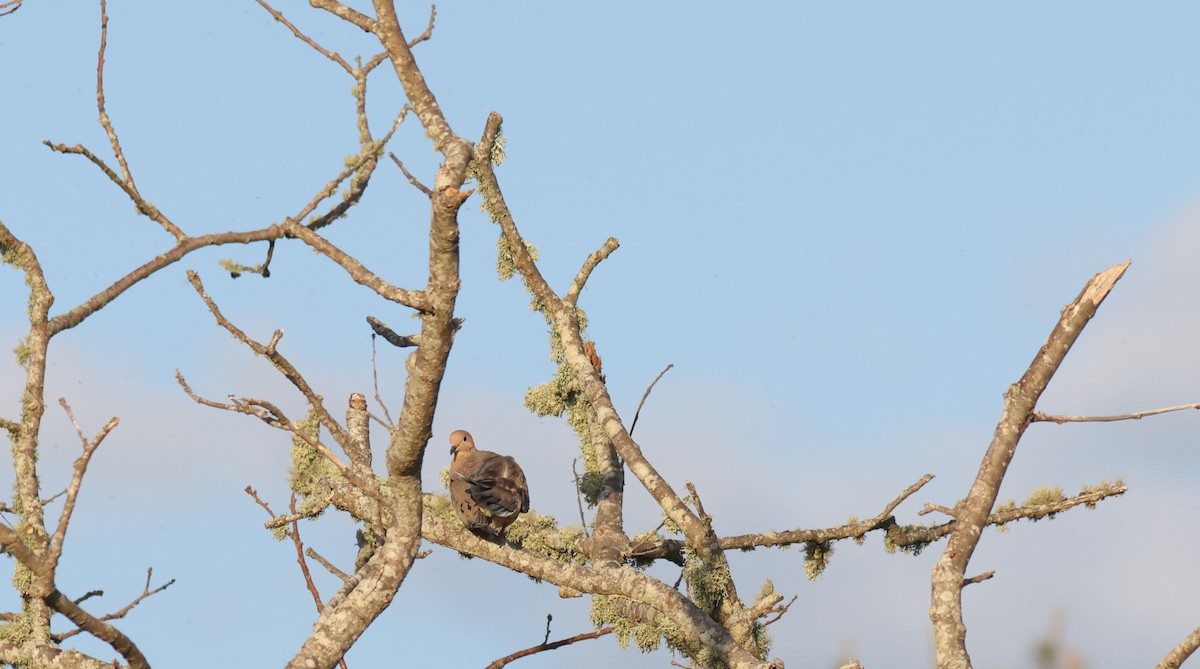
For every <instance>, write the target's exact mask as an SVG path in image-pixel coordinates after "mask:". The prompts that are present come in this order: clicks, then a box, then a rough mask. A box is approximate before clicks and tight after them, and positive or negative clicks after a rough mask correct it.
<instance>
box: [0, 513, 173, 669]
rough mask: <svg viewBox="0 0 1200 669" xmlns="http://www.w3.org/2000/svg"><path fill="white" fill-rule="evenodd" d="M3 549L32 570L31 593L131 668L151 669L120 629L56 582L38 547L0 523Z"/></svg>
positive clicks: (1, 548)
mask: <svg viewBox="0 0 1200 669" xmlns="http://www.w3.org/2000/svg"><path fill="white" fill-rule="evenodd" d="M0 551H3V552H5V553H8V554H9V555H12V556H13V557H14V558H16V559H17V560H18V561H20V563H21V564H23V565H25V566H26V567H27V568H28V569H29V571H30V572H32V573H33V583H32V585H31V592H30V594H31V595H32V596H34V597H37V598H38V599H40V600H42V601H43V602H45V603H46V605H47V606H49V607H50V608H51V609H53V610H55V611H57V612H59V613H61V614H63V615H64V616H66V617H67V619H68V620H70V621H71V622H73V623H75V624H76V625H77V626H78V627H79V628H80V629H82V630H83V631H85V632H87V633H88V634H91V635H92V636H94V637H96V638H97V639H99V640H101V641H103V642H105V643H107V644H108V645H109V646H112V648H113V650H115V651H117V652H118V653H120V654H121V657H124V658H125V661H126V662H128V663H129V666H130V669H149V667H150V664H149V662H147V661H146V657H145V656H144V655H142V652H141V651H140V650H138V647H137V645H136V644H134V643H133V641H132V640H131V639H130V638H129V637H127V636H125V635H124V634H122V633H121V631H120V630H118V629H117V628H115V627H113V626H112V625H109V624H108V623H106V622H104V621H102V620H99V619H98V618H96V617H95V616H93V615H91V614H90V613H88V612H87V611H84V610H83V609H82V608H80V606H79V605H78V604H76V603H75V602H74V601H72V600H71V598H69V597H67V596H65V595H63V594H62V593H61V592H59V591H58V588H57V587H55V585H54V568H53V567H52V566H51V565H50V564H49V563H47V561H46V560H44V559H43V558H42V556H41V555H39V554H38V553H37V552H36V551H34V550H33V549H31V548H29V547H28V546H26V545H25V542H23V541H22V540H21V538H20V537H18V536H17V533H16V532H14V531H13V530H11V529H9V528H8V527H4V526H2V525H0Z"/></svg>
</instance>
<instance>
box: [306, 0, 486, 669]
mask: <svg viewBox="0 0 1200 669" xmlns="http://www.w3.org/2000/svg"><path fill="white" fill-rule="evenodd" d="M311 4H312V5H313V6H314V7H319V8H321V9H325V10H327V11H330V12H332V13H334V14H336V15H338V16H340V17H342V18H343V19H346V20H347V21H350V22H351V23H354V24H355V25H357V26H359V27H360V28H362V29H364V30H367V31H370V32H372V33H374V34H375V36H376V37H377V38H378V39H379V41H380V44H381V45H382V46H383V48H384V50H385V51H386V52H387V55H388V58H389V59H390V60H391V62H392V65H393V67H394V69H395V71H396V75H397V77H398V78H399V79H400V82H401V84H402V85H403V86H404V90H405V93H406V94H407V96H408V99H409V105H410V106H411V108H412V109H413V111H414V112H415V113H416V115H417V118H418V119H419V120H420V121H421V125H422V126H424V128H425V130H426V134H427V136H428V137H429V138H430V139H431V140H432V141H433V145H434V148H435V149H436V150H437V151H438V152H440V153H441V154H442V155H443V157H444V160H443V162H442V164H441V166H440V167H439V168H438V171H437V174H436V176H435V178H434V186H433V189H432V190H433V193H432V196H431V197H430V210H431V211H430V224H429V279H428V282H427V284H426V286H425V289H424V291H423V297H424V302H423V304H422V305H421V332H420V338H421V339H420V341H421V344H420V346H418V347H417V349H416V351H415V352H414V353H413V354H412V357H411V366H410V367H409V374H408V377H407V379H406V381H405V388H404V404H403V406H402V408H401V411H400V416H399V418H398V420H397V423H396V427H395V429H394V430H392V432H391V438H390V440H389V444H388V447H387V451H386V463H387V473H388V497H389V505H388V508H387V509H386V510H382V511H381V515H382V516H383V518H382V521H383V522H380V527H379V530H380V532H381V533H382V534H383V536H382V543H381V544H380V545H379V546H378V548H377V549H376V551H375V553H374V554H373V555H372V556H371V557H370V558H369V559H368V560H367V561H366V562H365V563H364V564H363V566H362V567H361V568H360V569H359V570H358V571H357V572H356V573H355V579H353V580H352V581H351V582H350V583H348V584H347V585H346V587H344V588H343V589H342V590H341V591H340V592H339V593H338V595H336V596H334V597H333V598H331V599H330V600H329V602H328V603H327V604H326V606H325V609H324V610H323V611H322V612H321V614H320V616H318V618H317V621H316V623H315V625H314V628H313V633H312V635H311V636H310V637H309V638H308V639H307V640H306V641H305V642H304V644H303V645H302V646H301V648H300V650H299V651H298V652H297V653H296V655H295V656H294V657H293V658H292V660H291V661H290V662H289V663H288V667H289V668H290V669H302V668H303V669H313V668H314V667H316V668H322V669H323V668H325V667H330V666H332V665H333V663H334V662H336V661H337V660H338V659H339V658H341V657H342V656H343V655H344V654H345V652H346V650H347V649H348V648H349V647H350V646H351V645H352V644H353V643H354V641H355V640H356V639H357V638H358V637H359V636H360V635H361V634H362V632H363V631H364V630H365V629H366V626H367V625H369V624H370V623H371V621H373V620H374V619H375V618H376V617H377V616H378V615H379V613H380V612H382V611H383V609H384V608H386V607H387V605H388V604H389V603H390V602H391V601H392V598H393V597H394V596H395V593H396V590H397V588H399V587H400V584H401V583H403V582H404V579H405V577H406V576H407V575H408V571H409V569H410V568H411V566H412V563H413V560H415V559H416V555H417V551H418V549H419V548H420V543H421V521H422V515H423V505H422V498H421V464H422V462H423V459H424V455H425V446H426V445H427V444H428V442H429V439H430V437H431V436H432V426H433V415H434V409H435V407H436V406H437V401H438V393H439V391H440V389H441V382H442V379H443V377H444V376H445V372H446V362H447V360H448V358H449V354H450V348H451V345H452V343H453V339H454V332H455V330H456V329H457V322H456V320H455V318H454V305H455V301H456V299H457V297H458V291H459V287H460V278H459V227H458V211H459V209H460V208H461V206H462V204H463V202H464V201H465V200H466V198H467V197H468V196H469V195H470V192H469V191H468V192H464V191H462V190H461V187H462V185H463V183H464V181H465V180H466V176H467V165H468V163H469V162H470V160H471V144H470V142H467V141H465V140H463V139H461V138H460V137H458V136H457V135H455V134H454V132H453V131H452V130H451V128H450V125H449V124H448V123H447V122H446V119H445V117H444V116H443V115H442V112H441V109H440V108H439V107H438V105H437V101H436V99H435V98H434V96H433V94H432V93H431V92H430V91H429V88H428V86H427V85H426V84H425V79H424V76H423V75H422V74H421V71H420V69H419V68H418V67H417V63H416V61H415V59H414V58H413V55H412V51H411V49H410V47H409V44H408V42H407V41H406V40H405V39H404V34H403V32H402V31H401V29H400V25H399V22H398V20H397V18H396V12H395V7H394V6H393V4H392V2H390V0H375V2H374V5H375V13H376V16H377V18H375V19H371V18H369V17H366V16H364V15H362V14H360V13H358V12H357V11H355V10H352V9H350V8H348V7H346V6H345V5H342V4H341V3H338V2H335V1H333V0H311ZM297 236H300V237H301V238H302V239H304V237H303V236H302V235H300V234H298V235H297ZM306 241H307V240H306ZM343 267H346V265H345V264H343Z"/></svg>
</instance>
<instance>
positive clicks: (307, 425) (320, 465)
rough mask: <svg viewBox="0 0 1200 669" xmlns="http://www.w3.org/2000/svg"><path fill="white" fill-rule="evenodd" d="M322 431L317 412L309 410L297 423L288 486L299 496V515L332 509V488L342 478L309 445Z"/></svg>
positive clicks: (326, 460)
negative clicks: (329, 491) (330, 495)
mask: <svg viewBox="0 0 1200 669" xmlns="http://www.w3.org/2000/svg"><path fill="white" fill-rule="evenodd" d="M320 429H321V423H320V420H319V418H318V417H317V412H316V411H315V410H312V409H310V410H309V412H308V415H307V416H305V417H304V419H303V420H301V421H299V422H297V423H296V430H297V433H298V434H297V435H296V436H295V437H293V438H292V467H291V469H290V471H289V474H290V477H289V484H290V486H291V489H292V490H293V491H295V493H296V494H297V495H299V496H300V505H299V507H298V508H297V512H299V513H302V514H305V515H318V514H320V513H321V512H322V511H324V509H325V508H326V507H327V506H329V499H328V496H327V495H328V490H329V487H330V484H331V482H332V481H334V480H336V479H338V478H340V477H341V473H340V472H339V471H338V468H337V467H336V466H335V465H334V464H333V463H332V462H330V461H329V459H328V458H326V457H325V456H324V455H322V454H321V453H320V452H318V451H317V449H316V448H314V447H313V445H312V444H311V443H309V439H311V440H313V441H316V440H317V439H318V437H319V436H320ZM301 435H305V436H307V437H308V439H306V438H305V437H304V436H301Z"/></svg>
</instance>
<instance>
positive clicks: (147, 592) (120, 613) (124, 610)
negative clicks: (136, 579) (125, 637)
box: [53, 567, 175, 643]
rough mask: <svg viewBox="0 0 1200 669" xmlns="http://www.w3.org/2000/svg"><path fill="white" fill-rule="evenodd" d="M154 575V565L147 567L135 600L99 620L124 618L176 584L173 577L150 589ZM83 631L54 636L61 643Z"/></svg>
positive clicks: (99, 593) (98, 591) (102, 592)
mask: <svg viewBox="0 0 1200 669" xmlns="http://www.w3.org/2000/svg"><path fill="white" fill-rule="evenodd" d="M153 576H154V567H148V568H147V569H146V584H145V585H144V586H142V594H140V595H138V596H137V597H134V598H133V601H131V602H129V603H128V604H126V605H125V606H123V607H121V608H120V609H118V610H116V611H113V612H112V613H108V614H105V615H103V616H100V617H99V618H98V620H101V621H104V622H107V621H109V620H120V619H121V618H124V617H125V616H126V615H128V614H129V612H130V611H132V610H133V609H134V607H136V606H137V605H138V604H141V603H142V600H144V599H146V598H148V597H153V596H154V595H157V594H158V593H160V592H162V591H163V590H166V589H167V588H169V587H171V586H172V585H174V584H175V579H171V580H169V581H167V582H166V583H163V584H162V585H160V586H158V587H157V588H154V589H153V590H151V589H150V579H151V578H152V577H153ZM93 593H95V594H97V595H103V594H104V591H102V590H93V591H92V592H89V593H88V595H91V594H93ZM88 595H84V596H83V597H81V598H79V599H78V600H76V601H75V603H76V604H78V603H80V602H82V601H83V600H84V599H86V598H87V596H88ZM81 631H82V630H79V629H73V630H68V631H66V632H63V633H62V634H58V635H53V638H54V640H55V641H57V642H59V643H61V642H62V641H63V640H65V639H69V638H71V637H73V636H75V635H76V634H79V633H80V632H81Z"/></svg>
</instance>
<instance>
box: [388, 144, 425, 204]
mask: <svg viewBox="0 0 1200 669" xmlns="http://www.w3.org/2000/svg"><path fill="white" fill-rule="evenodd" d="M388 155H389V156H391V157H392V162H394V163H396V167H399V168H400V171H401V172H404V177H405V178H406V179H408V183H410V184H412V185H413V187H414V188H416V189H417V190H419V191H421V192H422V193H424V194H425V195H427V196H428V195H433V191H431V190H429V187H428V186H426V185H425V184H423V183H421V181H420V180H419V179H417V178H416V177H414V176H413V175H412V172H409V171H408V168H407V167H405V166H404V163H403V162H401V160H400V159H399V158H397V157H396V154H395V153H392V152H391V151H388Z"/></svg>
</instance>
